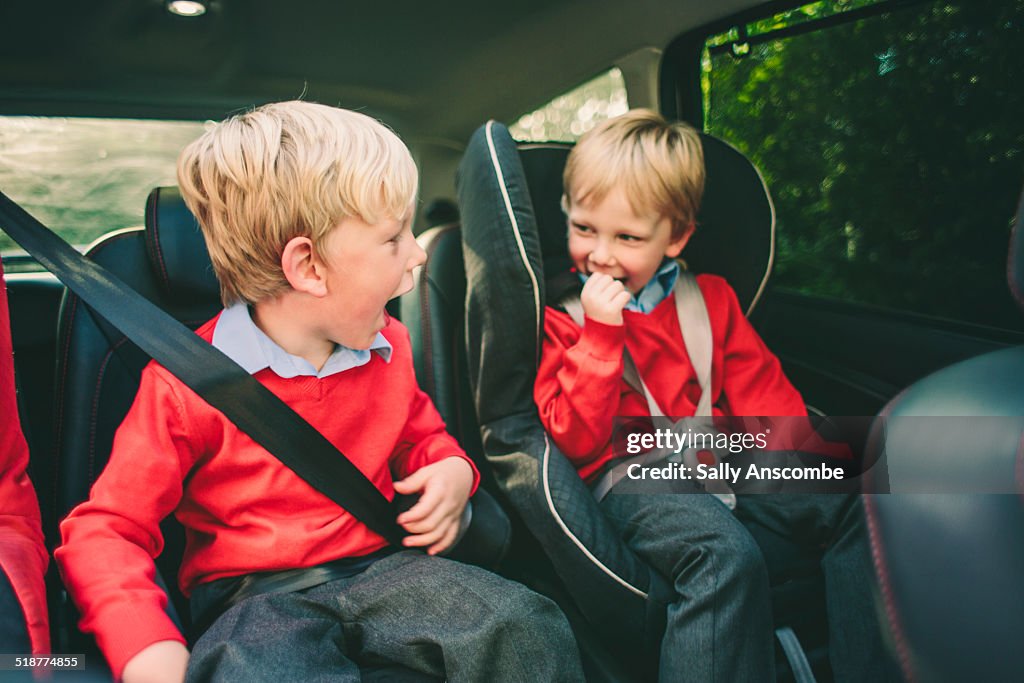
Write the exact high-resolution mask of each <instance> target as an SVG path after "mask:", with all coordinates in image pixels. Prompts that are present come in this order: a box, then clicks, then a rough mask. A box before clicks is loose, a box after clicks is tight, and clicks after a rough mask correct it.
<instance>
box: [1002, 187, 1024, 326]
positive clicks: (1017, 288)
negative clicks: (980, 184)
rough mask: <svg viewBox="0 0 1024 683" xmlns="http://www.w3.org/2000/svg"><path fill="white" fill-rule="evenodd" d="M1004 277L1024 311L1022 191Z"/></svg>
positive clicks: (1023, 197) (1023, 216)
mask: <svg viewBox="0 0 1024 683" xmlns="http://www.w3.org/2000/svg"><path fill="white" fill-rule="evenodd" d="M1006 279H1007V280H1008V281H1009V283H1010V293H1011V294H1013V298H1014V299H1016V300H1017V305H1018V306H1020V308H1021V310H1022V311H1024V193H1021V196H1020V202H1019V203H1018V204H1017V217H1016V218H1015V219H1014V221H1013V228H1012V229H1011V230H1010V255H1009V258H1008V259H1007V262H1006Z"/></svg>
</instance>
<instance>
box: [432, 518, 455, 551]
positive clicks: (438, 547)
mask: <svg viewBox="0 0 1024 683" xmlns="http://www.w3.org/2000/svg"><path fill="white" fill-rule="evenodd" d="M458 535H459V525H458V524H451V525H449V527H448V531H446V532H445V534H444V538H442V539H441V540H440V541H438V542H437V543H435V544H434V545H432V546H430V548H428V549H427V554H428V555H437V554H438V553H443V552H444V551H445V550H448V548H451V547H452V544H453V543H455V539H456V537H458Z"/></svg>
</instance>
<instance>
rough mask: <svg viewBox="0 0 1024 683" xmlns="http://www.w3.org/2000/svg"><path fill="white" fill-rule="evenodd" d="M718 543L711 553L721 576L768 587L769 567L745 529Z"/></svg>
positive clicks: (725, 535) (725, 537) (722, 537)
mask: <svg viewBox="0 0 1024 683" xmlns="http://www.w3.org/2000/svg"><path fill="white" fill-rule="evenodd" d="M717 541H718V542H717V543H716V544H715V547H714V548H713V549H712V551H711V552H712V554H713V555H714V558H715V564H716V566H717V570H718V573H719V575H720V576H722V577H724V578H726V579H728V580H738V581H741V582H743V583H751V584H753V583H758V584H763V585H764V586H765V587H767V586H768V567H767V565H766V564H765V560H764V555H763V554H762V553H761V549H760V548H759V547H758V545H757V542H756V541H755V540H754V537H753V536H751V535H750V534H749V533H748V532H747V531H746V530H745V529H737V530H736V531H735V532H733V533H729V534H724V535H722V536H720V537H719V538H718V539H717Z"/></svg>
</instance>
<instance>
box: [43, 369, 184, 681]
mask: <svg viewBox="0 0 1024 683" xmlns="http://www.w3.org/2000/svg"><path fill="white" fill-rule="evenodd" d="M161 372H162V370H161V369H160V368H158V366H155V365H154V364H152V363H151V364H150V365H149V366H147V367H146V369H145V370H144V371H143V373H142V379H141V382H140V385H139V391H138V394H137V395H136V397H135V402H134V404H133V405H132V407H131V409H130V410H129V411H128V415H127V416H126V417H125V419H124V422H122V424H121V426H120V427H119V428H118V430H117V433H116V435H115V437H114V443H113V447H112V450H111V455H110V461H109V463H108V464H107V466H106V468H105V469H104V470H103V473H102V474H101V475H100V477H99V479H98V480H97V481H96V484H95V485H94V486H93V488H92V491H91V492H90V495H89V500H87V501H86V502H84V503H82V504H80V505H79V506H78V507H76V508H75V509H74V510H72V511H71V514H69V515H68V517H67V518H66V519H65V520H64V522H63V523H62V524H61V535H62V538H63V545H61V547H60V548H58V549H57V551H56V553H55V558H56V560H57V563H58V565H59V567H60V570H61V573H62V575H63V577H64V582H65V585H66V586H67V588H68V591H69V593H70V594H71V597H72V598H73V599H74V601H75V603H76V604H77V605H78V607H79V610H80V611H81V613H82V619H81V622H80V627H81V629H82V630H83V631H85V632H87V633H92V634H94V635H95V636H96V639H97V642H98V643H99V646H100V649H101V650H102V651H103V653H104V655H106V657H107V660H108V661H109V662H110V666H111V669H112V670H113V673H114V676H115V678H120V676H121V672H122V670H123V669H124V665H125V664H126V663H127V662H128V660H129V659H131V658H132V657H133V656H134V655H135V654H137V653H138V652H139V651H141V650H142V649H143V648H145V647H146V646H148V645H151V644H152V643H155V642H158V641H161V640H176V641H179V642H181V643H184V642H185V639H184V638H183V637H182V635H181V633H180V632H179V631H178V629H177V628H176V627H175V626H174V623H173V622H172V621H171V619H170V618H169V617H168V616H167V614H166V612H165V611H164V608H165V607H166V604H167V597H166V595H165V594H164V592H163V591H162V590H161V589H160V588H159V587H158V586H157V585H156V583H155V580H154V576H155V568H154V564H153V558H154V557H156V556H157V555H158V554H159V553H160V551H161V550H162V549H163V536H162V535H161V533H160V521H161V520H162V519H164V518H165V517H166V516H167V515H169V514H170V513H171V512H172V511H173V510H174V509H175V507H176V506H177V505H178V502H179V501H180V500H181V496H182V481H183V479H184V477H185V475H186V474H187V472H188V471H189V469H190V468H191V466H192V464H193V462H194V460H195V451H196V450H198V449H199V448H201V446H198V445H197V443H196V441H195V439H194V437H193V434H192V433H191V432H190V430H189V424H188V418H187V415H186V413H185V410H186V408H185V403H184V402H183V401H181V400H180V398H179V396H178V395H177V394H176V393H175V388H174V387H173V385H172V383H171V381H169V380H168V378H166V377H164V376H162V374H161ZM168 578H171V577H168Z"/></svg>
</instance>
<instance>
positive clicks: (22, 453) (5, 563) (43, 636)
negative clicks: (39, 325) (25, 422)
mask: <svg viewBox="0 0 1024 683" xmlns="http://www.w3.org/2000/svg"><path fill="white" fill-rule="evenodd" d="M3 273H4V271H3V267H2V266H0V568H2V569H3V572H4V573H5V574H6V575H7V578H8V579H10V581H11V586H12V587H13V588H14V593H15V595H16V596H17V598H18V602H19V603H20V604H21V608H22V610H23V612H24V617H25V623H26V624H27V625H28V635H29V638H30V639H31V641H32V652H35V653H39V654H43V653H49V651H50V628H49V625H48V622H47V616H46V588H45V586H44V584H43V574H44V573H45V572H46V563H47V561H48V558H49V556H48V555H47V552H46V547H45V545H44V544H43V529H42V523H41V522H40V517H39V501H38V500H37V499H36V494H35V491H34V490H33V489H32V482H30V481H29V479H28V475H27V474H26V473H25V468H26V467H28V446H27V445H26V444H25V437H24V435H23V434H22V433H21V423H20V422H19V421H18V403H17V400H16V398H15V395H14V362H13V358H14V356H13V352H12V344H11V326H10V314H9V312H8V309H7V291H6V289H5V288H4V285H3Z"/></svg>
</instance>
